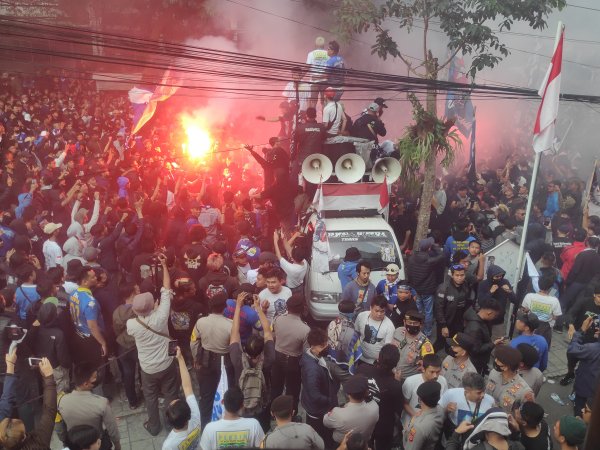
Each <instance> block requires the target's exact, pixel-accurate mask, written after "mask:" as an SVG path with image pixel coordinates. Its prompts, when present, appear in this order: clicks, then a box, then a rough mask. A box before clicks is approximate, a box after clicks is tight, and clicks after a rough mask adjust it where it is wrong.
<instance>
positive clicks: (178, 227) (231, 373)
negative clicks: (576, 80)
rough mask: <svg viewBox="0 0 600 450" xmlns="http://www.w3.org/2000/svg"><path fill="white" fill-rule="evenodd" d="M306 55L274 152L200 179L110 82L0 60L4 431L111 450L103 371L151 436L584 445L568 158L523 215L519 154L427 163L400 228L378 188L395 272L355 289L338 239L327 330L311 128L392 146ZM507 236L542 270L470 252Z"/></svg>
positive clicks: (578, 191)
mask: <svg viewBox="0 0 600 450" xmlns="http://www.w3.org/2000/svg"><path fill="white" fill-rule="evenodd" d="M307 64H310V65H311V66H312V67H313V69H312V70H311V72H310V73H309V74H308V75H307V74H303V73H302V71H299V70H296V69H295V70H294V71H293V77H292V78H293V80H292V81H291V82H290V84H289V85H288V86H287V87H286V89H285V90H284V92H283V99H284V101H283V102H282V104H281V106H280V109H281V114H280V115H279V116H278V117H277V118H274V119H271V118H265V117H260V119H264V120H276V121H278V122H280V123H281V132H280V135H279V136H278V137H275V138H272V139H271V141H270V148H267V149H263V154H262V155H261V154H260V152H257V151H255V150H254V149H253V148H252V147H251V146H248V147H247V151H246V150H243V152H244V153H243V155H244V156H243V157H240V159H237V160H235V161H231V160H224V159H218V158H215V161H213V162H212V166H211V171H212V172H211V174H209V175H205V176H200V177H199V178H198V179H193V177H191V176H190V174H188V173H186V172H185V171H182V170H179V169H180V168H181V167H183V166H184V165H185V164H184V163H183V162H182V159H181V154H180V153H177V150H175V149H179V148H180V147H181V146H180V145H175V142H174V141H173V140H174V139H176V138H177V137H176V136H175V134H174V133H170V132H169V130H168V127H166V126H164V127H163V126H162V124H163V123H162V122H161V121H162V120H167V118H161V117H160V116H159V117H158V118H156V120H155V122H154V124H153V126H152V127H148V128H149V129H148V131H147V134H146V138H145V139H141V138H138V137H136V136H129V135H128V130H129V129H130V127H131V114H130V112H129V107H128V105H127V99H126V96H124V95H121V94H114V93H112V94H107V93H99V92H96V90H95V86H94V83H93V82H91V81H82V80H80V79H71V78H68V77H66V76H65V75H64V74H63V73H61V74H53V73H51V72H50V71H46V72H43V73H39V74H38V75H37V76H35V77H21V76H19V75H15V74H5V75H3V77H2V78H1V79H0V149H1V154H2V159H3V165H2V173H1V177H0V213H1V217H0V241H1V245H0V258H1V261H0V282H1V284H2V289H1V290H0V345H1V347H2V348H1V351H2V352H3V353H4V354H6V358H5V361H3V362H2V363H1V364H2V368H1V370H0V372H1V373H2V376H1V379H0V381H1V382H2V398H1V400H0V444H1V445H2V446H3V447H4V448H7V449H17V448H27V449H47V448H49V446H50V440H51V437H52V434H53V431H54V430H56V433H57V435H58V437H59V438H60V440H61V442H63V443H64V445H65V447H67V448H69V449H71V450H75V449H98V448H102V449H108V448H113V447H114V448H115V449H116V450H119V449H120V448H121V442H120V436H119V427H118V425H117V421H116V419H115V415H114V413H113V412H112V409H111V400H112V399H113V397H114V396H115V395H116V389H118V386H120V385H122V386H123V390H124V392H125V396H126V398H127V401H128V403H129V407H130V408H131V409H132V410H135V409H138V408H139V407H140V406H141V405H142V403H145V407H146V412H147V416H148V418H147V420H146V421H145V423H144V427H145V429H146V430H147V432H148V433H149V435H152V436H156V435H158V434H159V433H160V432H161V430H162V429H163V427H165V428H167V429H168V430H169V434H168V436H167V437H166V439H165V440H164V443H163V449H200V448H201V449H202V450H213V449H218V448H226V447H232V446H235V447H258V446H262V447H264V448H289V449H305V448H311V449H325V448H327V449H330V448H340V449H343V450H346V449H348V450H359V449H360V450H365V449H367V448H369V447H370V448H374V449H376V450H385V449H391V448H393V447H402V448H404V449H405V450H433V449H437V448H442V447H446V448H450V449H463V448H464V449H471V448H475V449H479V450H483V449H489V448H495V449H515V450H516V449H523V448H524V449H526V450H538V449H540V450H541V449H551V448H552V445H553V440H556V441H557V442H558V443H559V445H560V447H561V448H562V449H565V450H566V449H573V448H583V447H581V446H582V445H583V443H584V440H585V437H586V424H587V423H589V421H590V415H591V412H592V408H593V407H594V405H595V403H594V396H595V395H596V387H597V384H598V379H597V374H598V372H599V369H600V341H599V334H600V324H599V320H598V317H599V314H600V255H599V254H598V249H599V247H600V238H599V237H598V236H599V235H600V218H598V217H597V216H590V215H589V214H588V211H587V210H586V209H582V207H581V205H582V196H583V195H585V193H584V192H583V189H584V184H583V183H582V182H581V181H580V180H578V179H577V178H576V177H575V176H574V173H573V172H572V169H571V168H570V166H569V162H568V161H567V160H564V159H560V158H557V159H556V161H555V162H554V164H553V166H552V167H551V168H545V170H544V172H543V173H542V178H544V189H546V191H545V192H536V195H535V197H534V199H533V200H534V202H533V204H534V206H533V210H532V214H531V217H530V220H529V222H528V223H525V207H526V202H527V196H528V188H527V186H528V185H529V184H530V181H531V168H530V166H529V164H528V161H527V160H526V159H524V158H523V157H522V156H519V155H516V154H515V155H510V156H508V157H507V158H506V161H505V164H504V165H503V167H501V168H499V169H497V170H493V169H492V168H491V167H487V166H486V165H485V164H483V165H481V166H480V167H478V173H477V177H476V179H471V178H470V177H469V176H468V175H467V173H466V171H465V173H455V174H453V175H450V176H447V177H444V178H443V179H438V180H437V181H436V187H435V192H434V198H433V202H432V219H431V223H430V228H431V233H430V235H429V236H428V237H427V238H425V239H422V240H420V241H418V242H416V243H415V245H413V241H414V234H415V229H416V220H417V217H416V214H417V210H418V208H417V205H416V204H415V202H414V201H412V200H411V196H410V195H409V194H408V193H406V192H403V190H402V186H401V183H397V184H395V185H394V186H393V188H392V196H391V205H390V224H391V226H392V228H393V230H394V233H395V234H396V238H397V241H398V242H399V244H400V246H401V250H402V251H403V253H404V258H405V261H406V267H404V273H405V274H406V277H405V278H406V279H401V277H400V273H401V268H400V267H399V266H398V265H397V264H389V265H388V266H387V267H386V268H385V273H386V275H385V276H386V278H385V279H384V280H382V281H380V282H378V283H377V285H375V284H373V283H372V282H371V278H370V277H371V270H372V269H373V268H372V267H371V266H370V264H369V263H368V262H367V261H365V260H363V259H362V256H361V253H360V251H359V250H358V249H357V248H355V247H348V248H347V249H346V253H345V257H344V260H343V262H342V264H340V266H339V269H338V277H339V280H340V284H341V286H342V291H341V295H340V299H341V300H340V302H339V304H338V310H339V316H338V317H337V318H336V319H334V320H333V321H331V323H329V324H327V326H326V327H324V326H322V325H321V324H319V323H315V322H314V321H312V320H309V318H307V316H306V300H305V296H304V294H305V286H304V279H305V275H306V272H307V269H308V266H309V264H310V262H311V261H310V249H311V241H312V236H311V233H310V231H308V229H303V228H300V227H298V226H297V225H296V224H297V223H299V220H300V219H301V217H302V216H303V215H304V213H305V211H306V210H307V207H309V206H310V203H311V199H310V190H309V189H306V192H305V190H304V189H303V188H302V187H301V186H299V185H298V184H297V183H296V181H297V180H298V177H299V175H301V163H302V161H303V160H304V158H305V157H306V156H308V155H310V154H313V153H325V154H328V151H329V150H328V148H327V145H333V146H335V145H339V144H342V145H343V144H347V143H348V142H350V143H352V142H357V143H359V144H360V143H364V142H368V143H370V144H371V145H373V148H374V149H375V150H376V151H375V152H372V155H374V156H373V157H377V156H381V155H383V154H393V152H394V149H393V145H392V148H391V151H390V149H387V150H386V147H387V146H386V145H379V142H378V136H385V134H386V130H385V126H384V124H383V121H382V114H383V111H384V109H385V108H387V107H388V106H387V105H386V104H385V101H384V100H383V99H382V98H377V99H375V100H374V101H373V102H372V103H370V104H369V105H367V107H366V109H365V111H364V112H363V113H362V114H361V115H360V117H358V118H357V119H356V120H354V121H352V119H351V118H350V116H348V115H347V113H346V112H345V109H344V106H343V103H342V101H341V98H342V96H343V79H342V78H340V77H341V75H340V74H341V73H343V71H342V69H343V58H342V56H341V54H340V46H339V44H338V43H337V42H335V41H332V42H330V43H329V44H328V49H327V50H326V49H325V41H324V40H323V39H322V38H319V39H317V41H316V49H315V50H313V51H311V52H310V53H309V55H308V60H307ZM330 68H332V69H333V70H329V69H330ZM304 78H306V80H307V81H306V82H303V81H302V80H303V79H304ZM319 101H320V102H321V104H322V105H323V106H324V109H323V111H322V121H320V122H318V121H317V108H319ZM349 122H353V123H349ZM165 123H166V122H165ZM290 143H291V145H290ZM382 144H383V143H382ZM290 147H291V149H292V151H291V152H290ZM177 161H178V162H177ZM244 164H246V165H244ZM253 164H256V165H253ZM255 167H260V168H261V169H262V176H261V175H259V174H258V170H255ZM290 180H291V181H290ZM525 229H527V237H526V249H527V251H528V254H529V256H530V258H531V260H532V262H533V263H534V264H535V267H536V270H537V272H536V273H535V274H534V273H532V272H531V271H530V270H529V271H527V272H526V275H525V277H524V278H523V280H522V281H521V282H520V283H519V284H518V285H517V286H513V285H512V284H511V283H510V282H509V281H508V279H507V277H506V273H507V271H508V270H514V267H500V266H498V265H496V264H494V263H493V262H491V261H489V259H486V257H485V255H484V253H486V252H487V251H488V250H490V249H492V248H493V247H495V246H496V245H499V244H501V243H503V242H505V241H507V240H511V241H514V242H516V243H520V241H521V237H522V236H523V232H524V230H525ZM333 276H335V275H333ZM511 322H512V323H513V324H514V328H515V330H516V332H517V335H516V336H515V337H514V339H509V338H508V337H507V336H506V324H507V323H511ZM564 330H567V334H566V335H565V336H568V338H569V339H570V344H569V347H568V351H567V355H565V358H566V359H567V360H568V368H569V369H568V373H567V374H565V376H564V377H563V378H562V379H561V381H560V382H561V384H563V385H569V384H571V383H574V384H573V403H574V405H575V406H574V410H573V416H564V417H562V418H561V419H560V420H559V421H558V422H556V424H554V425H552V424H548V423H546V421H545V420H544V410H543V408H542V406H540V405H539V403H537V402H536V396H537V395H538V393H539V391H540V388H541V386H542V384H543V383H544V381H545V377H544V370H546V368H547V366H548V355H549V349H550V348H551V343H552V336H553V333H563V331H564ZM554 337H555V338H556V335H555V336H554ZM490 366H491V367H490ZM190 372H191V373H190ZM225 380H226V385H227V386H228V388H227V389H226V390H225V392H221V390H220V386H221V385H222V384H223V382H224V381H225ZM182 394H183V395H182ZM221 394H222V398H221V397H220V396H221ZM342 394H343V395H342ZM161 397H162V398H163V399H164V407H163V409H164V418H162V419H161V414H160V409H161V408H160V403H159V398H161ZM340 404H342V406H340ZM575 416H577V418H575ZM55 419H56V420H55Z"/></svg>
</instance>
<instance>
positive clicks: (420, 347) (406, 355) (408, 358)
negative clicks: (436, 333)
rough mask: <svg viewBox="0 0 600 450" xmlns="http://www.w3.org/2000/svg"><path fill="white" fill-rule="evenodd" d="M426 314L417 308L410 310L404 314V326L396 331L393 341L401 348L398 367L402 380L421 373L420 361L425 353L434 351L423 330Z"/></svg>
mask: <svg viewBox="0 0 600 450" xmlns="http://www.w3.org/2000/svg"><path fill="white" fill-rule="evenodd" d="M424 320H425V316H424V315H423V314H421V313H420V312H418V311H416V310H412V311H408V312H407V313H406V314H405V316H404V326H403V327H400V328H397V329H396V331H394V336H393V343H394V345H396V347H398V349H399V350H400V361H399V362H398V366H397V369H399V370H400V371H401V377H402V380H405V379H406V378H408V377H409V376H411V375H415V374H417V373H420V362H421V360H422V359H423V357H424V356H425V355H431V354H433V353H434V351H433V345H432V344H431V342H430V341H429V339H427V336H425V334H424V333H423V332H422V331H421V328H422V326H423V321H424Z"/></svg>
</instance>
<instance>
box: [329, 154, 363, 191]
mask: <svg viewBox="0 0 600 450" xmlns="http://www.w3.org/2000/svg"><path fill="white" fill-rule="evenodd" d="M365 169H366V166H365V161H364V160H363V159H362V157H361V156H360V155H357V154H356V153H346V154H345V155H342V156H340V157H339V159H338V160H337V162H336V163H335V176H336V177H337V179H338V180H340V181H341V182H342V183H347V184H350V183H356V182H357V181H358V180H360V179H361V178H362V177H363V175H364V174H365Z"/></svg>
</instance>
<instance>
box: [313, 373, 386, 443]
mask: <svg viewBox="0 0 600 450" xmlns="http://www.w3.org/2000/svg"><path fill="white" fill-rule="evenodd" d="M343 388H344V392H346V394H348V395H357V394H363V393H365V392H367V391H368V390H369V382H368V381H367V378H366V377H363V376H362V375H354V376H353V377H351V378H350V379H349V380H348V381H346V382H345V383H344V385H343ZM378 420H379V405H378V404H377V402H376V401H375V400H370V401H368V402H365V401H362V402H360V403H354V402H348V403H346V404H345V405H344V406H343V407H342V408H338V407H336V408H333V409H332V410H331V411H329V412H328V413H327V414H326V415H325V417H323V425H325V426H326V427H327V428H331V429H333V440H334V441H335V442H337V443H340V442H342V440H343V439H344V436H345V435H346V433H348V432H349V431H353V432H355V433H362V434H363V436H366V437H368V438H370V437H371V435H372V434H373V430H375V425H376V424H377V421H378Z"/></svg>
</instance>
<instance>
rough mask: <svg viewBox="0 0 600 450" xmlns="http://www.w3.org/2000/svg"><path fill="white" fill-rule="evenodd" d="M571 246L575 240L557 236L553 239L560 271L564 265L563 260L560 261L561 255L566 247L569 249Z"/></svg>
mask: <svg viewBox="0 0 600 450" xmlns="http://www.w3.org/2000/svg"><path fill="white" fill-rule="evenodd" d="M571 244H573V239H571V238H569V237H567V236H565V237H560V236H557V237H555V238H553V239H552V248H553V250H554V255H555V256H556V265H557V266H558V268H559V269H560V268H561V267H562V264H563V262H562V259H560V254H561V253H562V251H563V250H564V248H565V247H568V246H569V245H571Z"/></svg>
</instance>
